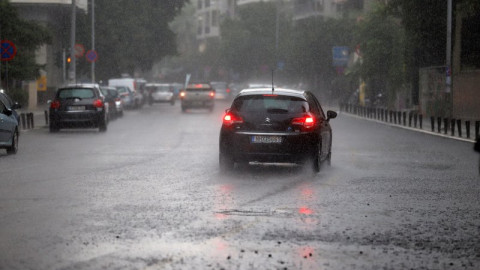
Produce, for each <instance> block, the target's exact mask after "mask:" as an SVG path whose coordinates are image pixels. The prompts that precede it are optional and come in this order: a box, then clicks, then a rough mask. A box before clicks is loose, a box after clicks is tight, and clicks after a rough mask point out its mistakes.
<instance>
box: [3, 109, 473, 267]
mask: <svg viewBox="0 0 480 270" xmlns="http://www.w3.org/2000/svg"><path fill="white" fill-rule="evenodd" d="M226 107H227V103H217V106H216V108H215V111H214V112H213V113H209V112H207V111H202V110H194V111H189V112H187V113H181V109H180V106H179V104H178V103H177V104H176V105H175V106H170V105H168V104H155V105H154V106H152V107H148V106H147V107H145V108H144V109H142V110H138V111H127V112H126V113H125V116H124V117H123V118H122V119H118V120H115V121H112V122H111V123H110V125H109V127H108V131H107V132H106V133H99V132H98V131H97V130H94V129H86V130H61V131H60V132H59V133H56V134H50V133H49V132H48V129H46V128H38V129H34V130H27V131H22V134H21V137H20V149H19V152H18V154H17V155H15V156H7V155H6V154H4V152H0V172H1V177H0V239H1V241H0V254H1V255H0V269H102V268H103V269H479V268H480V241H478V239H480V204H479V201H480V177H479V175H478V167H477V166H478V159H479V155H478V154H477V153H474V152H473V145H472V144H471V143H468V142H462V141H456V140H451V139H447V138H441V137H435V136H432V135H428V134H422V133H418V132H414V131H410V130H404V129H399V128H396V127H391V126H386V125H382V124H380V123H375V122H371V121H366V120H362V119H358V118H355V117H351V116H348V115H345V114H340V115H339V116H338V118H337V119H334V120H332V127H333V130H334V134H333V157H332V167H330V168H328V167H324V168H322V171H321V172H320V173H319V174H317V175H312V173H311V172H310V171H309V170H307V169H305V168H302V167H298V166H291V165H283V166H274V165H264V164H254V165H251V166H241V167H239V168H236V170H235V171H234V172H233V173H231V174H228V175H223V174H220V172H219V168H218V133H219V128H220V125H221V117H222V113H223V110H224V109H225V108H226Z"/></svg>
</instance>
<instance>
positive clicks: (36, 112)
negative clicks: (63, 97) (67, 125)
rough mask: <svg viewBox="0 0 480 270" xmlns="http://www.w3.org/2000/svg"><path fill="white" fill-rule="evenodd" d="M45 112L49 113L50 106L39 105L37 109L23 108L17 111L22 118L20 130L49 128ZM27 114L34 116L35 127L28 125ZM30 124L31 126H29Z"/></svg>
mask: <svg viewBox="0 0 480 270" xmlns="http://www.w3.org/2000/svg"><path fill="white" fill-rule="evenodd" d="M45 111H47V113H48V104H40V105H37V106H36V108H21V109H18V110H17V113H18V115H19V116H20V123H18V125H19V128H20V130H28V129H32V128H33V129H38V128H45V127H47V126H48V124H47V119H46V118H45ZM27 114H33V125H32V123H31V122H30V123H28V120H29V118H28V116H27ZM29 124H30V125H29Z"/></svg>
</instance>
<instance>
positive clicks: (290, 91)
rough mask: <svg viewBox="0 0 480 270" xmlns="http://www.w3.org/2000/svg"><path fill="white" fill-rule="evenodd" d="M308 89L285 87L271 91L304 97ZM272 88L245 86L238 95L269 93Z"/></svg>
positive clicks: (283, 94)
mask: <svg viewBox="0 0 480 270" xmlns="http://www.w3.org/2000/svg"><path fill="white" fill-rule="evenodd" d="M306 92H308V91H305V90H295V89H286V88H275V89H274V91H273V94H274V95H281V96H291V97H299V98H303V99H306V96H305V93H306ZM271 94H272V88H247V89H243V90H242V91H240V93H239V94H238V96H248V95H271Z"/></svg>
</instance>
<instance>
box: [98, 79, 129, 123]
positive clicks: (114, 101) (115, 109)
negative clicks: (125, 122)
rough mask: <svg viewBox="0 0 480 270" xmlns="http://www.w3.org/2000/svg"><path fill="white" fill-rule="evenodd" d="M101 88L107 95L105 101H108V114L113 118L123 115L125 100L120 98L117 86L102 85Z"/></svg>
mask: <svg viewBox="0 0 480 270" xmlns="http://www.w3.org/2000/svg"><path fill="white" fill-rule="evenodd" d="M100 90H101V91H102V94H103V95H104V96H105V102H108V109H109V111H108V115H109V117H111V118H117V117H122V116H123V101H122V99H121V98H120V94H119V93H118V90H117V88H115V87H111V86H101V87H100Z"/></svg>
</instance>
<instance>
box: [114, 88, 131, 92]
mask: <svg viewBox="0 0 480 270" xmlns="http://www.w3.org/2000/svg"><path fill="white" fill-rule="evenodd" d="M116 88H117V90H118V92H119V93H128V88H126V87H116Z"/></svg>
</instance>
